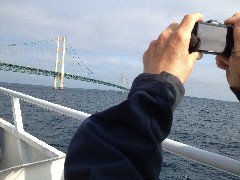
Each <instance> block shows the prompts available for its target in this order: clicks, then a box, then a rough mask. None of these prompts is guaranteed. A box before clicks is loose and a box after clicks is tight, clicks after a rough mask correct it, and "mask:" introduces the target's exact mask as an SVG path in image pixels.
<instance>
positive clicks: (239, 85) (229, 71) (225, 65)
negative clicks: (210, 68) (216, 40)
mask: <svg viewBox="0 0 240 180" xmlns="http://www.w3.org/2000/svg"><path fill="white" fill-rule="evenodd" d="M224 23H225V24H232V25H233V26H234V29H233V38H234V48H233V51H232V54H231V56H230V57H225V56H221V55H217V56H216V64H217V66H218V67H219V68H220V69H223V70H225V71H226V77H227V81H228V84H229V86H230V88H231V90H232V91H233V93H234V94H235V95H236V97H237V98H238V100H239V101H240V13H236V14H234V15H233V16H232V17H230V18H228V19H227V20H225V22H224Z"/></svg>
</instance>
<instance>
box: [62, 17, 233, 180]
mask: <svg viewBox="0 0 240 180" xmlns="http://www.w3.org/2000/svg"><path fill="white" fill-rule="evenodd" d="M202 20H203V15H202V14H199V13H196V14H188V15H186V16H184V18H183V19H182V21H181V23H180V24H178V23H172V24H171V25H170V26H169V27H168V28H167V29H166V30H164V31H163V32H162V33H161V34H160V35H159V37H158V39H157V40H154V41H152V42H151V43H150V45H149V48H148V49H147V51H146V52H145V53H144V55H143V65H144V70H143V73H142V74H140V75H138V76H137V77H136V78H135V80H134V81H133V84H132V87H131V89H130V92H129V94H128V98H127V100H125V101H124V102H122V103H120V104H119V105H116V106H114V107H111V108H109V109H107V110H105V111H103V112H99V113H96V114H93V115H92V116H90V117H89V118H87V119H86V120H84V121H83V122H82V124H81V126H80V127H79V128H78V130H77V131H76V133H75V134H74V136H73V138H72V140H71V142H70V145H69V147H68V151H67V155H66V160H65V165H64V177H65V179H66V180H70V179H71V180H75V179H104V180H110V179H111V180H112V179H114V180H118V179H126V180H127V179H131V180H132V179H159V175H160V171H161V165H162V147H161V143H162V141H164V140H165V139H166V138H167V136H168V135H169V133H170V130H171V126H172V121H173V112H174V110H175V109H176V107H177V105H178V104H179V102H180V101H181V99H182V97H183V95H184V93H185V90H184V86H183V84H184V83H185V82H186V81H187V79H188V77H189V75H190V73H191V71H192V69H193V66H194V64H195V62H196V61H197V60H198V59H200V58H201V57H202V54H201V53H199V52H192V53H189V50H188V48H189V43H190V38H191V31H192V29H193V27H194V24H195V23H196V22H198V21H202ZM236 50H237V49H236ZM222 58H223V57H221V56H219V57H218V58H217V63H220V65H219V67H223V66H221V64H222V63H223V62H222ZM229 61H230V60H229ZM234 87H235V86H234Z"/></svg>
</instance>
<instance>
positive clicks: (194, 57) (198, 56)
mask: <svg viewBox="0 0 240 180" xmlns="http://www.w3.org/2000/svg"><path fill="white" fill-rule="evenodd" d="M202 57H203V54H202V53H199V52H193V53H191V54H189V59H190V60H192V61H193V63H194V62H195V61H196V60H200V59H201V58H202Z"/></svg>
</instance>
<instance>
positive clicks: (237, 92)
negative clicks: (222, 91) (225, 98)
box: [230, 88, 240, 101]
mask: <svg viewBox="0 0 240 180" xmlns="http://www.w3.org/2000/svg"><path fill="white" fill-rule="evenodd" d="M230 89H231V90H232V92H233V93H234V94H235V95H236V97H237V98H238V100H239V101H240V90H238V89H235V88H230Z"/></svg>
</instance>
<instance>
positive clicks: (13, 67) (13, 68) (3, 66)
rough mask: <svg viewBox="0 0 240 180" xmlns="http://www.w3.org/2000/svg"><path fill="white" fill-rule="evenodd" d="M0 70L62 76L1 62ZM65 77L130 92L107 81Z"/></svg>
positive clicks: (74, 76) (73, 76)
mask: <svg viewBox="0 0 240 180" xmlns="http://www.w3.org/2000/svg"><path fill="white" fill-rule="evenodd" d="M0 70H3V71H12V72H20V73H27V74H35V75H42V76H53V77H55V76H58V77H60V76H61V73H60V72H57V73H55V72H54V71H48V70H43V69H37V68H32V67H25V66H19V65H14V64H8V63H3V62H0ZM64 77H65V78H66V79H73V80H80V81H86V82H92V83H97V84H102V85H105V86H111V87H115V88H118V89H121V90H125V91H129V89H128V88H125V87H122V86H119V85H116V84H113V83H109V82H106V81H101V80H97V79H91V78H87V77H83V76H77V75H72V74H69V73H64Z"/></svg>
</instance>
